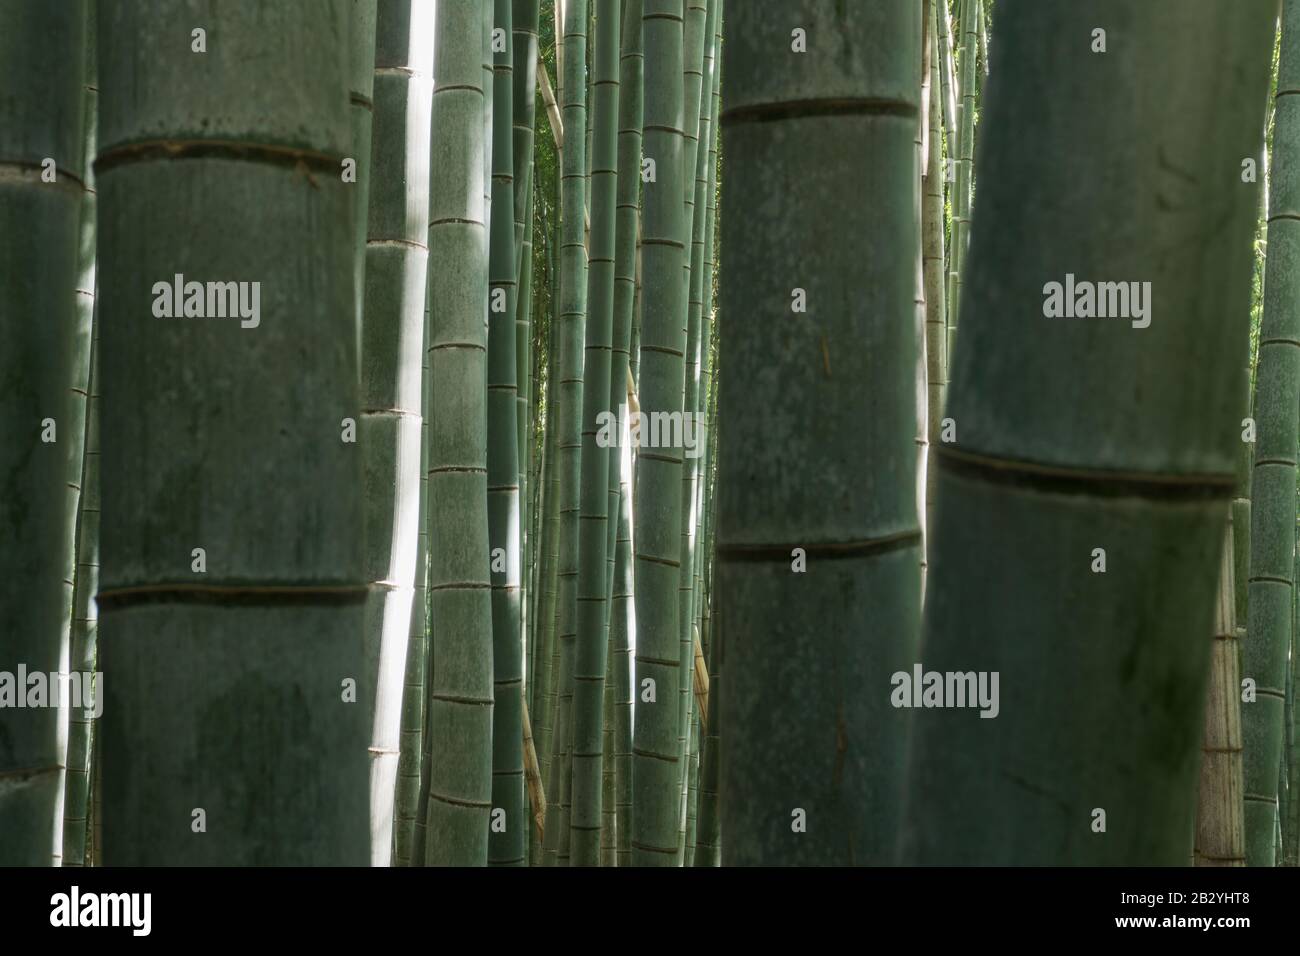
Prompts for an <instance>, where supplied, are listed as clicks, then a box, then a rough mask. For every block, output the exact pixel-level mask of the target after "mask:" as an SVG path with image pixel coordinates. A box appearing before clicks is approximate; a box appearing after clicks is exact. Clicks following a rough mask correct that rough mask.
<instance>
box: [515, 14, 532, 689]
mask: <svg viewBox="0 0 1300 956" xmlns="http://www.w3.org/2000/svg"><path fill="white" fill-rule="evenodd" d="M538 19H539V0H512V9H511V20H510V27H511V31H512V32H513V34H514V43H513V47H512V50H513V55H514V64H513V70H512V73H511V78H512V81H513V84H514V90H513V94H512V103H513V106H514V126H513V143H514V176H515V180H514V186H515V195H514V208H515V278H516V282H517V286H516V287H517V288H518V290H519V299H518V303H517V306H516V309H515V382H516V385H517V386H518V391H517V392H516V397H515V404H516V406H517V407H516V412H515V425H516V429H517V442H518V446H519V451H518V457H519V528H520V532H519V534H520V540H519V555H520V576H519V584H520V589H519V611H520V627H519V633H520V635H521V638H522V640H523V642H524V646H525V647H526V649H527V653H526V656H525V658H524V686H525V688H526V693H525V704H527V702H528V699H529V697H530V695H531V688H532V680H533V674H532V668H531V666H530V662H531V661H532V659H533V651H534V644H535V640H534V638H533V634H532V623H531V619H530V618H529V615H528V611H529V608H530V603H529V595H530V593H531V588H530V585H531V580H530V577H529V569H530V568H531V567H532V550H533V542H532V541H531V540H530V538H531V535H530V534H529V532H530V530H531V528H532V524H531V520H530V516H531V515H532V507H531V502H530V497H529V489H530V487H531V485H530V478H531V473H532V428H531V421H532V418H531V413H530V408H529V404H530V400H531V397H532V368H533V361H532V344H533V336H532V308H531V307H532V262H533V258H532V245H533V244H532V235H533V231H532V229H533V221H532V220H533V140H534V126H535V124H536V115H537V107H536V103H537V97H536V95H535V94H536V90H537V62H538V58H537V24H538Z"/></svg>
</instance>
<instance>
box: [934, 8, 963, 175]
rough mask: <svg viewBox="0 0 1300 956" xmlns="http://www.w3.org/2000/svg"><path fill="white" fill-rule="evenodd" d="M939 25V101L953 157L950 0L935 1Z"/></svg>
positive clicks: (954, 113)
mask: <svg viewBox="0 0 1300 956" xmlns="http://www.w3.org/2000/svg"><path fill="white" fill-rule="evenodd" d="M934 2H935V4H936V11H937V13H938V24H939V34H938V40H939V64H938V66H939V99H940V103H941V109H940V112H941V113H942V114H943V131H944V136H945V137H946V139H947V143H948V147H947V149H948V155H949V157H952V156H953V155H954V154H955V153H956V150H957V96H956V89H957V74H956V72H955V71H954V69H953V55H952V30H951V28H950V26H949V23H950V18H951V13H950V12H949V10H948V0H934ZM947 170H948V167H947V166H945V167H944V180H945V181H947V178H948V173H947Z"/></svg>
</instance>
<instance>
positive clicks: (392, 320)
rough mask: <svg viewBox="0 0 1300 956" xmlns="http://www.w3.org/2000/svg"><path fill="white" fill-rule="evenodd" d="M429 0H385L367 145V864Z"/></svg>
mask: <svg viewBox="0 0 1300 956" xmlns="http://www.w3.org/2000/svg"><path fill="white" fill-rule="evenodd" d="M431 13H432V8H430V7H428V6H427V5H425V4H422V3H420V2H418V0H380V2H379V4H378V7H377V13H376V26H375V82H374V98H375V115H374V124H373V128H372V138H371V153H370V167H371V170H370V172H371V175H370V205H369V210H368V217H369V225H368V227H367V232H366V275H365V286H366V296H365V306H364V315H363V318H362V323H361V403H362V408H361V419H360V422H359V425H360V428H359V430H358V433H359V444H360V446H361V450H362V452H363V461H364V471H363V474H364V486H363V495H364V502H365V518H366V575H367V580H368V581H369V582H370V595H369V599H368V601H367V607H366V615H367V624H366V655H367V660H368V661H370V662H371V663H370V668H371V670H370V672H369V673H368V675H367V677H368V679H369V680H370V681H371V682H372V683H371V686H370V688H369V692H370V694H371V695H373V696H372V697H371V699H372V700H373V707H374V711H373V714H374V725H373V728H372V731H371V734H372V737H371V744H370V760H371V773H370V780H371V791H370V802H371V821H370V829H371V848H372V853H371V863H372V865H375V866H388V865H389V863H390V862H391V859H392V847H393V835H392V828H393V820H394V809H395V808H394V795H395V786H396V780H397V765H398V759H399V757H400V751H401V712H402V695H403V685H404V683H405V676H404V675H405V671H406V661H407V644H408V642H409V640H410V633H411V606H412V602H413V600H414V589H415V570H416V563H417V551H418V545H419V526H420V517H419V490H420V437H421V435H420V433H421V427H422V421H423V408H422V405H421V392H420V389H421V380H422V376H421V370H422V362H423V354H422V353H423V344H424V303H425V284H426V271H427V268H428V247H427V245H426V242H427V238H428V230H429V221H428V215H429V199H428V185H429V110H430V88H431V76H430V69H431V66H432V63H431V57H432V55H433V21H432V17H431V16H430V14H431Z"/></svg>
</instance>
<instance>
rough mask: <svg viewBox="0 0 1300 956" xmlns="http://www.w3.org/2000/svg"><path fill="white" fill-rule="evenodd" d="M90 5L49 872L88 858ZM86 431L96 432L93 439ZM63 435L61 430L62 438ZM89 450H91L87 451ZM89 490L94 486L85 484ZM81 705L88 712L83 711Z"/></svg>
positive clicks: (93, 556) (92, 580)
mask: <svg viewBox="0 0 1300 956" xmlns="http://www.w3.org/2000/svg"><path fill="white" fill-rule="evenodd" d="M96 6H97V4H95V3H93V2H91V3H87V4H86V31H85V57H86V59H85V72H84V77H83V85H82V124H83V125H82V128H83V130H84V139H83V148H82V152H81V157H82V159H81V165H82V168H83V170H84V177H83V178H84V181H85V190H84V193H83V195H82V201H81V229H80V233H79V235H78V266H79V268H78V270H77V282H76V287H75V289H74V290H73V297H74V299H75V301H76V312H77V322H76V333H75V336H74V340H73V348H72V378H71V380H70V382H71V385H70V388H69V394H68V410H69V414H68V417H67V429H68V430H69V431H71V433H72V435H73V436H75V435H76V434H77V433H78V432H79V433H80V434H81V440H80V441H75V440H74V441H73V442H72V443H71V454H69V455H68V475H67V486H68V507H69V508H70V509H71V517H70V521H71V525H72V527H73V529H74V531H73V535H72V540H71V541H70V542H69V544H70V545H71V546H70V547H69V548H68V557H69V559H70V562H71V568H70V569H69V570H70V571H71V573H70V574H68V576H67V578H66V580H65V585H66V584H68V583H71V587H70V588H68V589H67V590H68V593H67V597H68V607H67V611H68V626H69V637H68V647H69V665H68V669H69V671H70V672H71V673H73V674H77V675H79V676H78V677H77V678H75V680H77V681H78V682H79V684H80V689H81V691H82V694H81V699H80V700H72V701H70V700H61V701H60V707H61V708H62V710H63V711H64V712H65V713H66V714H67V720H68V725H67V751H66V758H65V760H64V764H65V767H66V775H65V782H64V791H63V806H62V814H63V819H62V821H61V825H62V832H61V837H60V839H58V841H57V843H56V845H55V852H54V861H53V862H54V865H55V866H83V865H85V858H86V814H87V810H88V809H89V808H88V806H87V797H88V795H89V790H90V753H91V737H92V733H93V724H92V722H91V721H92V718H93V706H89V701H90V694H92V693H93V672H94V669H95V652H96V647H95V624H94V620H93V619H94V616H95V610H94V601H93V597H94V593H95V588H96V587H97V586H98V581H99V510H98V509H99V458H98V454H99V449H98V446H99V433H98V429H97V428H95V429H92V422H91V415H93V414H95V410H94V409H92V408H91V403H92V401H93V398H92V396H93V395H94V392H95V382H94V381H93V377H94V371H93V367H94V353H95V348H94V344H93V343H94V335H95V331H94V313H95V175H94V169H93V160H94V156H95V131H96V119H97V114H98V98H99V90H98V87H97V86H96V76H95V74H96V70H95V37H96V33H97V30H96V22H95V20H96V18H95V14H96ZM92 431H93V432H94V433H93V434H92ZM65 433H66V432H65ZM92 449H93V451H92ZM92 484H93V485H94V487H93V488H92V487H91V485H92ZM82 704H86V705H87V706H81V705H82Z"/></svg>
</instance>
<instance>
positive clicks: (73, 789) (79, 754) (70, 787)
mask: <svg viewBox="0 0 1300 956" xmlns="http://www.w3.org/2000/svg"><path fill="white" fill-rule="evenodd" d="M83 215H84V213H83ZM97 338H98V332H95V336H94V338H92V341H91V347H90V374H89V376H88V379H87V392H86V394H87V409H86V432H85V444H84V447H85V453H84V455H83V456H82V470H81V480H80V484H81V496H80V515H79V518H78V525H77V575H76V587H75V589H74V592H73V599H72V644H71V670H72V671H74V672H79V673H80V674H81V681H82V688H83V695H84V694H85V688H86V687H87V682H88V681H91V680H92V675H93V673H94V671H95V663H96V658H97V650H98V648H97V644H96V640H95V637H96V630H97V623H98V622H97V611H96V608H95V600H94V595H95V589H96V588H97V587H98V585H99V458H100V449H99V422H98V418H99V376H98V374H97V368H96V365H97V364H98V360H97V353H98V343H97V341H96V339H97ZM91 689H92V691H95V692H97V691H98V689H96V688H94V687H93V685H92V686H91ZM86 700H88V698H86V697H85V696H83V698H82V701H83V702H85V701H86ZM93 714H94V709H93V707H92V708H90V710H89V712H88V711H87V708H86V707H72V708H71V713H70V715H69V728H68V760H67V767H68V777H67V785H66V790H65V793H64V801H63V848H62V861H61V863H62V865H63V866H86V865H88V863H89V858H88V856H87V843H86V837H87V829H88V828H87V820H88V818H89V810H90V806H89V803H90V758H91V753H92V751H93V748H94V738H95V725H94V721H93V719H92V718H93Z"/></svg>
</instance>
